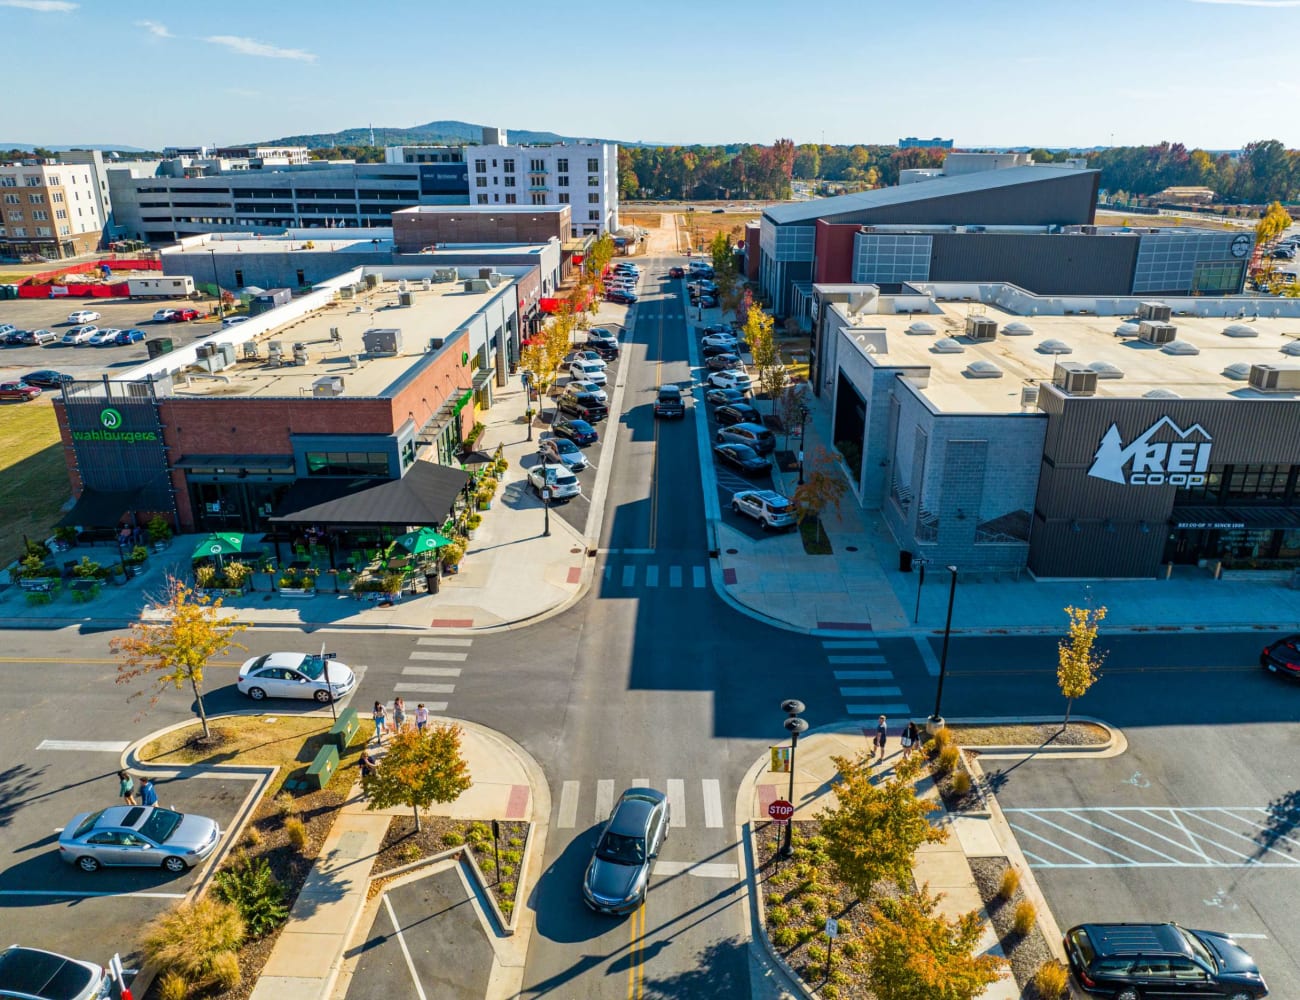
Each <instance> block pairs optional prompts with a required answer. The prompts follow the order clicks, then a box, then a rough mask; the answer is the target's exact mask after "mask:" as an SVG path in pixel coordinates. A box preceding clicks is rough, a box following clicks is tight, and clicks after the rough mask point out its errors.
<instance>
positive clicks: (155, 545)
mask: <svg viewBox="0 0 1300 1000" xmlns="http://www.w3.org/2000/svg"><path fill="white" fill-rule="evenodd" d="M171 543H172V541H171V539H170V538H169V539H167V541H165V542H150V543H149V548H150V549H152V550H153V551H154V552H166V551H167V549H168V548H169V547H170V546H171Z"/></svg>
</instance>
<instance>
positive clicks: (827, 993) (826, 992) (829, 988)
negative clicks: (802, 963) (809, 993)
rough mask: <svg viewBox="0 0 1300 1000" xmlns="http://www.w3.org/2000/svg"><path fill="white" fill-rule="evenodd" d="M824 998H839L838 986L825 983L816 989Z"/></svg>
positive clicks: (829, 999) (835, 999)
mask: <svg viewBox="0 0 1300 1000" xmlns="http://www.w3.org/2000/svg"><path fill="white" fill-rule="evenodd" d="M817 992H818V993H819V994H820V995H821V996H823V997H824V998H825V1000H840V996H841V994H840V988H839V987H838V986H836V985H835V984H834V983H827V984H826V985H824V986H823V987H822V988H821V989H820V990H818V991H817Z"/></svg>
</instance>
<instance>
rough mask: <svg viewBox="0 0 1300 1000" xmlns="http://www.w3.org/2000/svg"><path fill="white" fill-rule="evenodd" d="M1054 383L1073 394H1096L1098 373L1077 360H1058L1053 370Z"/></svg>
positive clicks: (1065, 391)
mask: <svg viewBox="0 0 1300 1000" xmlns="http://www.w3.org/2000/svg"><path fill="white" fill-rule="evenodd" d="M1052 385H1054V386H1056V387H1057V388H1058V389H1060V390H1061V391H1062V392H1064V393H1067V394H1068V395H1071V396H1095V395H1096V394H1097V373H1096V372H1095V371H1093V370H1092V369H1091V368H1089V367H1088V366H1087V365H1081V364H1079V363H1078V362H1077V361H1058V362H1057V363H1056V366H1055V368H1053V370H1052Z"/></svg>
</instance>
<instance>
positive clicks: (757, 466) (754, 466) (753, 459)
mask: <svg viewBox="0 0 1300 1000" xmlns="http://www.w3.org/2000/svg"><path fill="white" fill-rule="evenodd" d="M713 454H714V455H716V456H717V457H718V459H719V461H722V462H724V463H725V464H727V465H730V466H731V467H732V468H733V469H736V470H738V471H739V472H741V473H743V474H744V475H746V476H756V475H759V474H760V473H763V472H768V471H770V470H771V468H772V463H771V462H769V461H768V460H767V459H766V458H763V457H761V456H760V455H759V454H758V453H757V452H756V451H754V449H753V448H751V447H749V446H748V445H744V444H717V445H714V446H713Z"/></svg>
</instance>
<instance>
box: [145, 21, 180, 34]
mask: <svg viewBox="0 0 1300 1000" xmlns="http://www.w3.org/2000/svg"><path fill="white" fill-rule="evenodd" d="M135 26H136V27H137V28H144V30H145V31H147V32H149V34H151V35H153V36H154V38H175V37H176V36H175V35H173V34H172V33H171V32H170V31H168V30H167V25H165V24H159V23H158V22H157V21H136V22H135Z"/></svg>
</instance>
